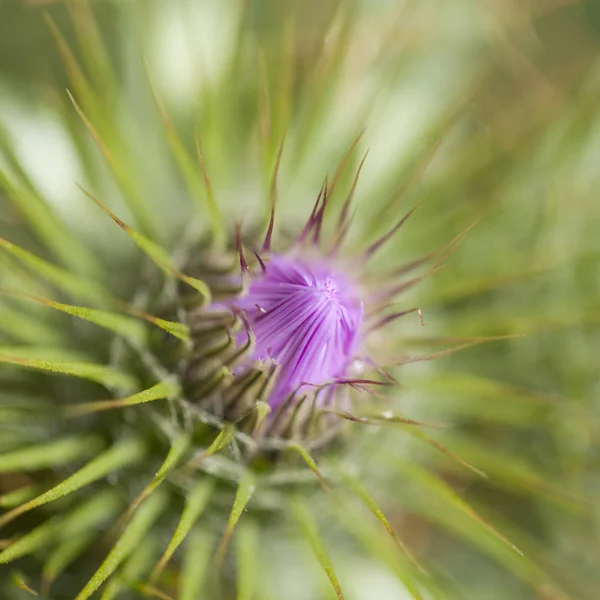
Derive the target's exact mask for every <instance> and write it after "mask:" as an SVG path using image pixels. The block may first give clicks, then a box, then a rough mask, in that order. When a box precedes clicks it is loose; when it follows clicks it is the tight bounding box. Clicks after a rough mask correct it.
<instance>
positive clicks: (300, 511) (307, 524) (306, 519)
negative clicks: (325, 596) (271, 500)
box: [290, 496, 344, 600]
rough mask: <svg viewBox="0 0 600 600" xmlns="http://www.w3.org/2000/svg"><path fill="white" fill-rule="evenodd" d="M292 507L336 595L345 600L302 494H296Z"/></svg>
mask: <svg viewBox="0 0 600 600" xmlns="http://www.w3.org/2000/svg"><path fill="white" fill-rule="evenodd" d="M290 508H291V513H292V515H293V517H294V519H295V520H296V522H297V523H298V525H299V526H300V529H301V530H302V533H303V534H304V535H305V536H306V538H307V540H308V542H309V543H310V546H311V548H312V550H313V552H314V555H315V557H316V559H317V560H318V561H319V564H320V565H321V567H322V568H323V570H324V571H325V574H326V575H327V578H328V579H329V582H330V583H331V586H332V587H333V589H334V591H335V593H336V596H337V597H338V599H339V600H344V594H343V593H342V588H341V586H340V582H339V580H338V578H337V575H336V574H335V570H334V568H333V564H332V563H331V560H330V559H329V556H328V554H327V550H325V546H324V545H323V542H322V541H321V537H320V535H319V530H318V529H317V526H316V525H315V523H314V521H313V519H312V517H311V515H310V512H309V510H308V508H307V507H306V504H305V502H304V500H302V499H301V498H300V496H294V497H293V498H292V501H291V502H290Z"/></svg>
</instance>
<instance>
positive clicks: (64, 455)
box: [0, 437, 102, 473]
mask: <svg viewBox="0 0 600 600" xmlns="http://www.w3.org/2000/svg"><path fill="white" fill-rule="evenodd" d="M101 448H102V441H101V440H100V438H96V437H82V438H78V437H71V438H61V439H58V440H55V441H52V442H48V443H47V444H40V445H38V446H31V447H25V448H20V449H19V450H15V451H14V452H10V453H8V454H0V473H18V472H23V471H36V470H38V469H45V468H48V467H57V466H59V465H64V464H68V463H71V462H74V461H79V460H80V459H81V458H83V457H86V456H89V455H90V454H96V453H97V452H98V451H99V450H100V449H101Z"/></svg>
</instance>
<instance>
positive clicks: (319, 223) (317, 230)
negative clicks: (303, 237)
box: [313, 177, 331, 246]
mask: <svg viewBox="0 0 600 600" xmlns="http://www.w3.org/2000/svg"><path fill="white" fill-rule="evenodd" d="M327 191H328V190H327V177H325V189H324V190H323V202H322V203H321V210H319V212H318V213H317V216H316V218H315V232H314V234H313V244H314V245H315V246H318V245H319V239H320V237H321V227H322V225H323V218H324V217H325V209H326V208H327V201H328V200H329V198H330V197H331V195H330V194H329V195H328V194H327Z"/></svg>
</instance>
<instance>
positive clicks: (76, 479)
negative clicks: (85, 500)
mask: <svg viewBox="0 0 600 600" xmlns="http://www.w3.org/2000/svg"><path fill="white" fill-rule="evenodd" d="M145 453H146V448H145V446H144V444H143V443H142V442H141V441H140V440H137V439H129V440H124V441H122V442H119V443H117V444H115V445H114V446H112V447H111V448H109V449H108V450H105V451H104V452H103V453H102V454H100V455H98V456H97V457H96V458H94V459H93V460H92V461H91V462H89V463H88V464H87V465H85V466H83V467H82V468H81V469H79V470H78V471H76V472H75V473H74V474H73V475H71V476H70V477H67V479H65V480H64V481H62V482H61V483H59V484H58V485H57V486H55V487H53V488H52V489H50V490H48V491H47V492H45V493H43V494H41V495H40V496H37V498H34V499H33V500H30V501H29V502H26V503H25V504H22V505H20V506H18V507H16V508H14V509H12V510H10V511H9V512H7V513H5V514H4V515H2V516H1V517H0V527H2V526H4V525H6V524H7V523H10V522H11V521H12V520H14V519H16V518H17V517H18V516H19V515H22V514H23V513H26V512H28V511H30V510H33V509H34V508H37V507H38V506H42V505H43V504H47V503H48V502H53V501H54V500H57V499H58V498H62V497H63V496H67V495H68V494H71V493H73V492H75V491H77V490H78V489H80V488H82V487H84V486H86V485H89V484H90V483H93V482H94V481H97V480H98V479H102V478H103V477H106V476H107V475H108V474H109V473H113V472H115V471H117V470H119V469H121V468H123V467H125V466H127V465H129V464H131V463H135V462H137V461H139V460H141V459H142V458H143V457H144V455H145Z"/></svg>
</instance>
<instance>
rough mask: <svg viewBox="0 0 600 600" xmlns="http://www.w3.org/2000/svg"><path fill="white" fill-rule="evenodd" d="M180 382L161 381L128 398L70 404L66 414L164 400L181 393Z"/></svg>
mask: <svg viewBox="0 0 600 600" xmlns="http://www.w3.org/2000/svg"><path fill="white" fill-rule="evenodd" d="M179 392H180V388H179V384H178V383H176V382H174V381H161V382H160V383H157V384H156V385H153V386H152V387H151V388H148V389H147V390H143V391H141V392H137V393H136V394H133V395H132V396H127V397H126V398H116V399H111V400H98V401H96V402H83V403H78V404H68V405H67V406H65V407H64V409H65V414H66V415H67V416H70V417H77V416H80V415H84V414H88V413H91V412H98V411H102V410H110V409H113V408H124V407H127V406H135V405H136V404H143V403H145V402H153V401H154V400H162V399H164V398H169V397H171V396H176V395H177V394H179Z"/></svg>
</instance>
